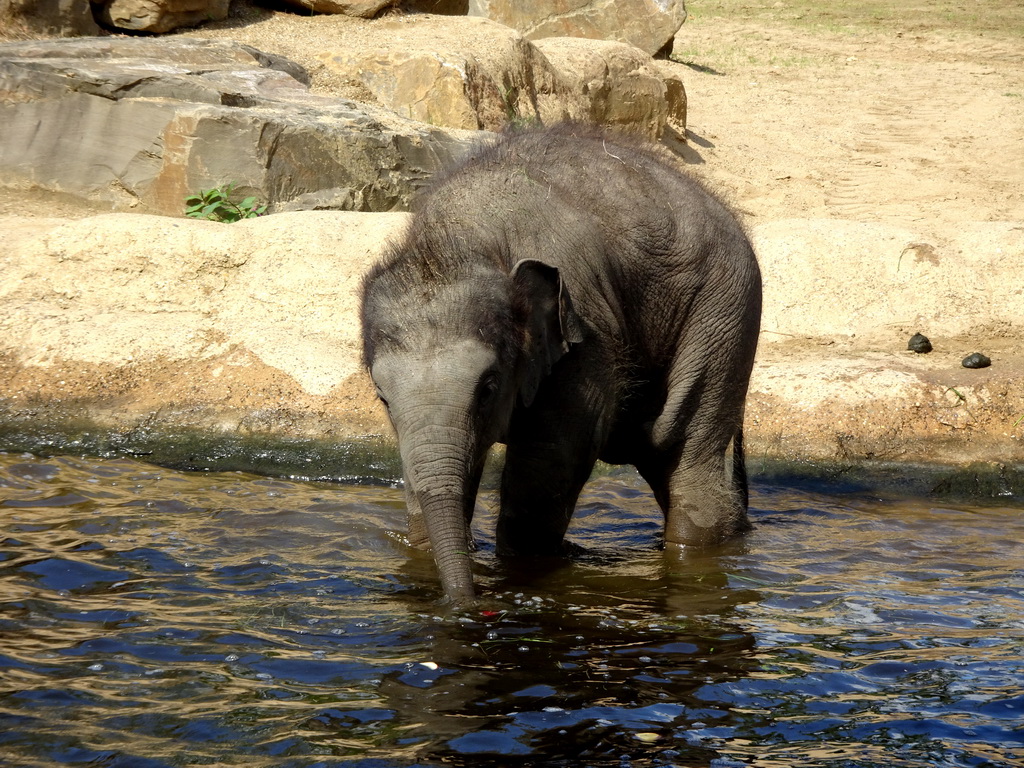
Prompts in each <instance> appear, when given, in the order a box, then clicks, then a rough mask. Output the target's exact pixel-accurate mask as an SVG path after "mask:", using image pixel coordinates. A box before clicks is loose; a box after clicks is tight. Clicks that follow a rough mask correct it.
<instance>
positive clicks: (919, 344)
mask: <svg viewBox="0 0 1024 768" xmlns="http://www.w3.org/2000/svg"><path fill="white" fill-rule="evenodd" d="M907 349H909V350H911V351H912V352H917V353H918V354H922V355H923V354H924V353H925V352H931V351H932V343H931V342H930V341H928V337H927V336H925V335H924V334H923V333H915V334H914V335H913V336H911V337H910V341H908V342H907Z"/></svg>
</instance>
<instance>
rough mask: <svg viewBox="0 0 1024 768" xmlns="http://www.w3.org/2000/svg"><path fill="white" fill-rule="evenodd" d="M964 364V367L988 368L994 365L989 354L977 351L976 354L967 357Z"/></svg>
mask: <svg viewBox="0 0 1024 768" xmlns="http://www.w3.org/2000/svg"><path fill="white" fill-rule="evenodd" d="M962 365H963V367H964V368H988V367H989V366H990V365H992V361H991V360H990V359H989V357H988V356H987V355H983V354H981V352H975V353H974V354H972V355H968V356H967V357H965V358H964V359H963V363H962Z"/></svg>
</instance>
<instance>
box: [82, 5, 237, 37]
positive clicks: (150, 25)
mask: <svg viewBox="0 0 1024 768" xmlns="http://www.w3.org/2000/svg"><path fill="white" fill-rule="evenodd" d="M229 5H230V0H98V2H96V3H95V9H96V10H95V13H96V15H97V16H98V17H99V20H100V21H102V22H103V23H104V24H106V25H107V26H110V27H114V28H115V29H125V30H130V31H132V32H153V33H162V32H170V31H171V30H172V29H177V28H178V27H194V26H196V25H197V24H202V23H203V22H205V21H219V20H221V19H226V18H227V15H228V6H229Z"/></svg>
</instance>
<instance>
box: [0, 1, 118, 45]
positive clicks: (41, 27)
mask: <svg viewBox="0 0 1024 768" xmlns="http://www.w3.org/2000/svg"><path fill="white" fill-rule="evenodd" d="M4 21H16V22H21V23H22V24H24V25H25V26H26V27H28V28H29V29H31V30H34V31H36V32H42V33H44V34H50V35H61V36H65V37H73V36H75V35H95V34H98V33H99V31H100V27H99V24H97V23H96V19H95V18H94V17H93V15H92V4H91V3H90V2H89V0H0V24H2V23H3V22H4Z"/></svg>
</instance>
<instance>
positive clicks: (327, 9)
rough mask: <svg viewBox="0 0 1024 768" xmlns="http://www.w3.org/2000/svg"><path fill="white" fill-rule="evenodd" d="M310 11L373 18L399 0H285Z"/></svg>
mask: <svg viewBox="0 0 1024 768" xmlns="http://www.w3.org/2000/svg"><path fill="white" fill-rule="evenodd" d="M285 2H286V3H288V4H289V5H294V6H295V7H296V8H300V9H302V10H303V11H306V12H309V13H341V14H344V15H345V16H358V17H359V18H362V19H372V18H373V17H374V16H376V15H377V14H378V13H380V12H381V11H383V10H384V9H385V8H389V7H391V6H393V5H395V4H396V3H397V2H398V0H285Z"/></svg>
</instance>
